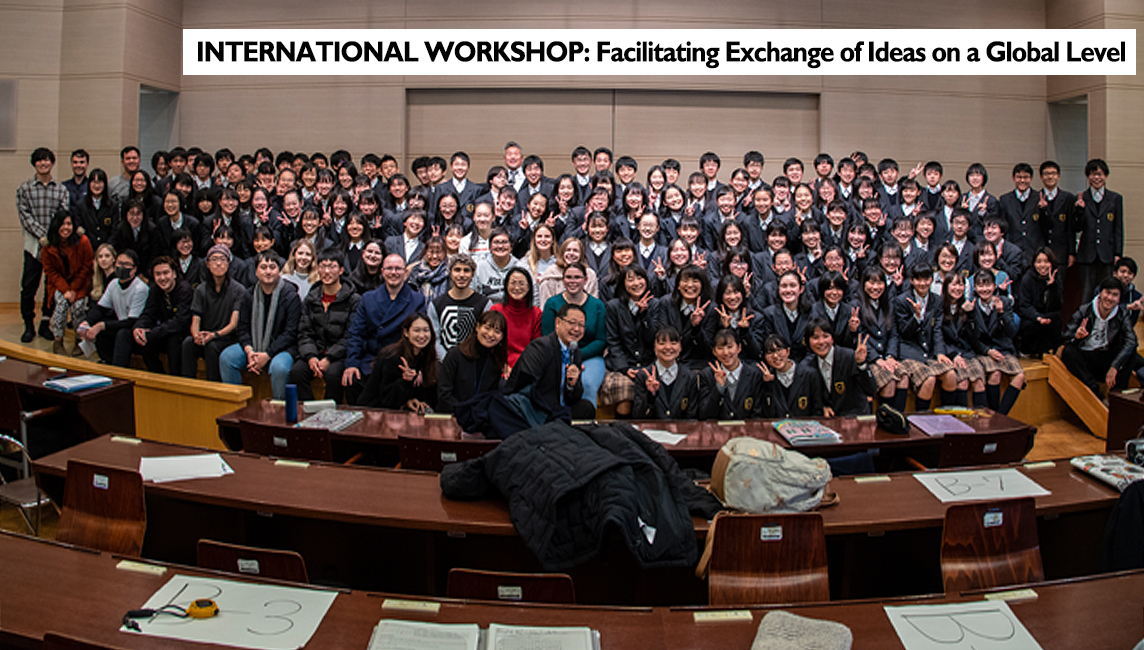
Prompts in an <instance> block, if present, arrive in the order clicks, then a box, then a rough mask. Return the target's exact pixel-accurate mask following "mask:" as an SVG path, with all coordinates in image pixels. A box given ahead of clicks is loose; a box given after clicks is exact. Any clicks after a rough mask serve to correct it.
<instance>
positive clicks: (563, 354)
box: [560, 347, 572, 406]
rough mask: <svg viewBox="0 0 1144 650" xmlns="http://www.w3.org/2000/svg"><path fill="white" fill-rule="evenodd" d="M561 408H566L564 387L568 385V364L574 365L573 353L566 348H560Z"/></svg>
mask: <svg viewBox="0 0 1144 650" xmlns="http://www.w3.org/2000/svg"><path fill="white" fill-rule="evenodd" d="M560 359H561V364H560V406H564V386H565V384H567V383H568V376H567V375H568V364H569V363H572V352H571V351H570V350H569V349H568V348H565V347H561V348H560Z"/></svg>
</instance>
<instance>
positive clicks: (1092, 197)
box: [117, 158, 1124, 300]
mask: <svg viewBox="0 0 1144 650" xmlns="http://www.w3.org/2000/svg"><path fill="white" fill-rule="evenodd" d="M1084 175H1085V176H1086V177H1087V178H1088V189H1086V190H1085V191H1083V192H1081V194H1080V196H1078V197H1077V199H1076V202H1075V203H1074V206H1075V207H1074V214H1075V217H1074V219H1075V226H1074V228H1075V231H1076V232H1077V233H1079V234H1080V239H1079V241H1078V242H1077V251H1076V261H1077V264H1079V265H1080V283H1081V293H1080V295H1081V296H1082V297H1083V298H1082V299H1084V300H1087V299H1088V296H1091V295H1093V289H1094V288H1095V287H1096V285H1097V284H1098V283H1100V281H1101V280H1102V279H1104V278H1106V277H1108V276H1110V275H1112V270H1113V267H1112V265H1113V264H1115V263H1116V261H1117V260H1118V259H1120V257H1121V256H1122V255H1124V199H1123V198H1122V197H1121V196H1120V195H1119V194H1117V193H1116V192H1113V191H1112V190H1110V189H1108V188H1107V187H1105V182H1106V181H1107V179H1108V163H1106V162H1104V161H1103V160H1101V159H1100V158H1093V159H1092V160H1090V161H1088V163H1087V164H1085V166H1084ZM117 248H118V247H117ZM120 250H121V249H120Z"/></svg>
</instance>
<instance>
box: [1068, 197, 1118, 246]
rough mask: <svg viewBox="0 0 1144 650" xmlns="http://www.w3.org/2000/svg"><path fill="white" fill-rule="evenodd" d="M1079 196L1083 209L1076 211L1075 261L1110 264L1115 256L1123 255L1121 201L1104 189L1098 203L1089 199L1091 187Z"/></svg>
mask: <svg viewBox="0 0 1144 650" xmlns="http://www.w3.org/2000/svg"><path fill="white" fill-rule="evenodd" d="M1081 197H1082V198H1083V199H1084V207H1083V208H1076V211H1077V213H1076V214H1077V219H1078V224H1077V228H1076V231H1077V232H1079V233H1080V241H1079V242H1078V243H1077V250H1076V261H1078V262H1080V263H1081V264H1092V263H1094V262H1100V263H1101V264H1112V262H1113V261H1114V258H1115V257H1116V256H1118V255H1123V254H1124V199H1123V198H1122V197H1121V196H1120V195H1119V194H1117V193H1116V192H1113V191H1112V190H1109V189H1105V190H1104V197H1103V199H1102V200H1101V201H1100V203H1097V202H1096V201H1095V200H1093V198H1092V188H1089V189H1087V190H1085V191H1084V192H1083V193H1081Z"/></svg>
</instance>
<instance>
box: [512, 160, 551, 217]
mask: <svg viewBox="0 0 1144 650" xmlns="http://www.w3.org/2000/svg"><path fill="white" fill-rule="evenodd" d="M522 167H524V183H522V184H521V186H520V189H519V190H517V192H516V194H517V200H516V202H517V204H518V205H526V204H527V203H528V199H530V198H532V197H533V196H534V195H536V194H543V195H544V196H550V195H551V194H552V190H554V189H556V181H555V180H553V179H551V178H549V177H547V176H545V175H544V161H543V160H541V158H540V156H537V155H535V154H530V155H528V156H525V158H524V163H523V164H522Z"/></svg>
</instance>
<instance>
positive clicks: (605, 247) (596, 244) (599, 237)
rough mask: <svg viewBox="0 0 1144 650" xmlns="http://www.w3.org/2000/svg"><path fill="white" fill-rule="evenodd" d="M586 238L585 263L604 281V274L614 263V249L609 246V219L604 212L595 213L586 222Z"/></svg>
mask: <svg viewBox="0 0 1144 650" xmlns="http://www.w3.org/2000/svg"><path fill="white" fill-rule="evenodd" d="M585 232H586V234H585V236H584V262H585V263H587V265H588V267H589V268H591V269H592V270H593V271H595V273H596V277H597V278H600V279H603V276H602V274H603V273H604V272H605V271H606V270H607V269H608V265H609V264H611V261H612V247H611V245H610V244H608V217H607V215H605V214H604V213H603V212H593V213H592V214H591V215H590V216H589V217H588V221H587V222H586V227H585Z"/></svg>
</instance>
